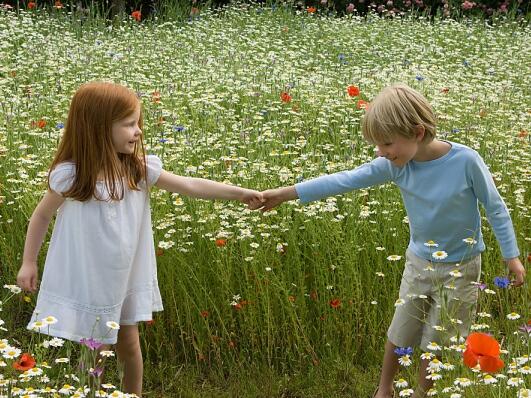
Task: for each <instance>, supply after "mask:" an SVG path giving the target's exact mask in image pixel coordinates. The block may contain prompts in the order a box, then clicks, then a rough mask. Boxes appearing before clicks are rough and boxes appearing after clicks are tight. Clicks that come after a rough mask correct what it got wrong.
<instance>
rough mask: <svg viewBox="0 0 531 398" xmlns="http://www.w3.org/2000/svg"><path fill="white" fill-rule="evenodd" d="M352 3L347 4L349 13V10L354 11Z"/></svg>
mask: <svg viewBox="0 0 531 398" xmlns="http://www.w3.org/2000/svg"><path fill="white" fill-rule="evenodd" d="M354 9H355V8H354V4H352V3H349V5H348V6H347V12H348V13H351V12H354Z"/></svg>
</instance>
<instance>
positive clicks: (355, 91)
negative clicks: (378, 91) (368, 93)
mask: <svg viewBox="0 0 531 398" xmlns="http://www.w3.org/2000/svg"><path fill="white" fill-rule="evenodd" d="M347 93H348V95H349V96H350V97H357V96H358V95H360V89H359V88H358V87H357V86H348V87H347Z"/></svg>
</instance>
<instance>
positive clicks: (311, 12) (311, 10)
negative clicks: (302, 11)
mask: <svg viewBox="0 0 531 398" xmlns="http://www.w3.org/2000/svg"><path fill="white" fill-rule="evenodd" d="M306 11H307V12H308V14H313V13H315V12H316V11H317V8H315V7H308V8H307V9H306Z"/></svg>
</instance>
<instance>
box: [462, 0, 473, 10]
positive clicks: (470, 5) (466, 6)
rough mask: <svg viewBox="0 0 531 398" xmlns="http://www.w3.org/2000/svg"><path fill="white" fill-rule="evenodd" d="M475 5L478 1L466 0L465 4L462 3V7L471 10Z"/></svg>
mask: <svg viewBox="0 0 531 398" xmlns="http://www.w3.org/2000/svg"><path fill="white" fill-rule="evenodd" d="M475 5H476V3H473V2H471V1H468V0H465V1H464V2H463V4H461V8H462V9H463V10H471V9H472V8H474V6H475Z"/></svg>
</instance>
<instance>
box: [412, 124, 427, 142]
mask: <svg viewBox="0 0 531 398" xmlns="http://www.w3.org/2000/svg"><path fill="white" fill-rule="evenodd" d="M414 131H415V138H416V140H417V141H418V142H421V141H422V140H423V139H424V136H425V135H426V129H425V128H424V126H423V125H422V124H418V125H416V126H415V127H414Z"/></svg>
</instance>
